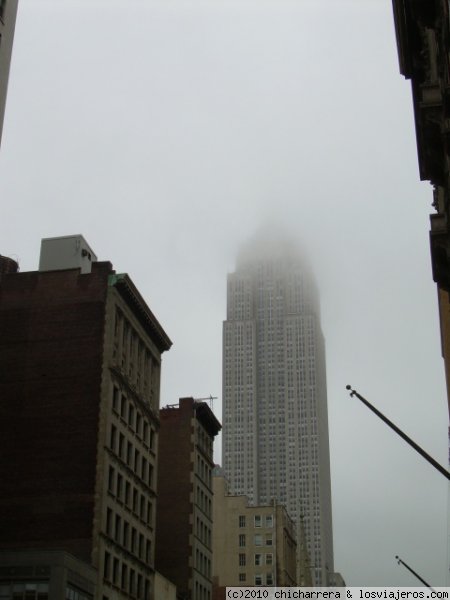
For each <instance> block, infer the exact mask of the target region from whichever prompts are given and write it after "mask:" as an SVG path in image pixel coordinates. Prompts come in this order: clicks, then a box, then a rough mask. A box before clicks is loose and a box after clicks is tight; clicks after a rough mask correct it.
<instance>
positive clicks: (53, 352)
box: [0, 262, 171, 600]
mask: <svg viewBox="0 0 450 600" xmlns="http://www.w3.org/2000/svg"><path fill="white" fill-rule="evenodd" d="M170 345H171V342H170V340H169V338H168V337H167V335H166V334H165V332H164V330H163V329H162V328H161V326H160V325H159V323H158V321H157V320H156V319H155V317H154V315H153V314H152V313H151V311H150V309H149V308H148V306H147V305H146V304H145V302H144V300H143V299H142V297H141V296H140V294H139V292H138V290H137V289H136V288H135V286H134V284H133V282H132V281H131V279H130V278H129V277H128V276H127V275H118V274H116V273H115V272H114V270H113V269H112V266H111V264H110V263H108V262H96V263H93V264H92V271H91V273H86V274H82V273H81V272H80V269H68V270H58V271H45V272H39V271H33V272H28V273H9V274H2V275H1V277H0V373H1V375H0V453H1V455H2V461H1V462H0V491H1V493H0V549H1V550H5V551H6V550H10V551H12V550H19V549H20V550H24V549H41V550H42V551H44V550H47V549H57V550H62V551H65V552H69V553H70V554H72V555H73V556H75V557H76V558H78V559H80V560H82V561H84V562H85V563H87V564H88V565H90V566H92V567H94V568H95V569H96V570H97V573H98V578H97V594H98V598H100V599H101V600H113V599H121V598H129V597H136V598H145V599H146V600H147V599H149V598H153V597H154V596H153V587H154V530H155V503H156V468H157V435H158V428H159V419H158V407H159V385H160V368H161V354H162V352H164V351H165V350H168V349H169V348H170ZM11 465H14V468H11Z"/></svg>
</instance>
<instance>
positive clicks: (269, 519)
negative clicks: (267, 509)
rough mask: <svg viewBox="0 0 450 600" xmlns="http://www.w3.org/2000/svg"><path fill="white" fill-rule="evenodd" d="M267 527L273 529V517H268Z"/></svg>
mask: <svg viewBox="0 0 450 600" xmlns="http://www.w3.org/2000/svg"><path fill="white" fill-rule="evenodd" d="M266 527H273V515H266Z"/></svg>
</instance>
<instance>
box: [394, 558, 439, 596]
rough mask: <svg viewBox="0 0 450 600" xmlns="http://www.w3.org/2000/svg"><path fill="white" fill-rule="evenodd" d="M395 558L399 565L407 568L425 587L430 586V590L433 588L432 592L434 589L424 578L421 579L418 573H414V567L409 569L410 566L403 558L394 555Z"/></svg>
mask: <svg viewBox="0 0 450 600" xmlns="http://www.w3.org/2000/svg"><path fill="white" fill-rule="evenodd" d="M395 559H396V561H397V562H398V564H399V565H403V566H404V567H405V568H406V569H408V571H410V572H411V573H412V574H413V575H414V577H415V578H416V579H418V580H419V581H420V582H421V583H423V585H426V586H427V588H430V590H433V592H434V591H435V590H434V589H433V588H432V587H431V585H430V584H429V583H428V582H426V581H425V579H423V578H422V577H421V576H420V575H419V574H418V573H416V572H415V571H414V569H411V567H410V566H409V565H408V564H406V563H405V561H404V560H402V559H401V558H400V557H399V556H396V557H395Z"/></svg>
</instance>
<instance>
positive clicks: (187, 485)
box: [155, 398, 221, 600]
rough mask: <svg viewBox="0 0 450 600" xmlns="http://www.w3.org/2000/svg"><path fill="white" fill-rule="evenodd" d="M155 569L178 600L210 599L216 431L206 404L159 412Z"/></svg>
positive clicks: (187, 401)
mask: <svg viewBox="0 0 450 600" xmlns="http://www.w3.org/2000/svg"><path fill="white" fill-rule="evenodd" d="M160 420H161V429H160V436H159V457H158V514H157V519H156V554H155V565H156V568H157V570H158V572H160V573H161V574H162V575H164V577H166V578H167V579H169V580H170V581H172V582H173V583H175V585H176V586H177V597H178V598H179V599H180V600H211V598H212V578H211V567H212V494H213V492H212V469H213V467H214V463H213V441H214V437H215V436H216V435H217V434H218V433H219V431H220V429H221V425H220V423H219V421H218V420H217V419H216V417H215V416H214V414H213V412H212V410H211V409H210V407H209V406H208V404H207V403H206V402H201V401H196V400H194V399H193V398H180V401H179V404H178V405H174V406H168V407H166V408H163V409H161V411H160Z"/></svg>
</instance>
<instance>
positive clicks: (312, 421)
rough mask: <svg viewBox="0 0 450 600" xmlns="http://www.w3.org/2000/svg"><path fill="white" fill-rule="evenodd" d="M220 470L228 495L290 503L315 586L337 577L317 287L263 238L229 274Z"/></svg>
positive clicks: (290, 251) (290, 248) (294, 259)
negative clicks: (228, 487)
mask: <svg viewBox="0 0 450 600" xmlns="http://www.w3.org/2000/svg"><path fill="white" fill-rule="evenodd" d="M222 443H223V448H222V456H223V466H224V469H225V472H226V475H227V477H228V479H229V481H230V484H231V492H232V493H235V494H245V495H247V496H248V497H249V499H250V502H251V503H253V504H267V503H269V502H271V501H272V500H273V499H276V501H277V502H281V503H283V504H285V505H286V507H287V509H288V511H289V514H290V515H291V516H292V518H293V519H294V521H295V522H296V523H297V524H298V526H299V527H300V523H301V522H303V527H304V530H305V533H306V540H307V547H308V551H309V556H310V560H311V570H312V575H313V581H314V583H315V585H327V584H328V581H329V577H330V575H331V574H332V573H333V570H334V568H333V541H332V520H331V484H330V459H329V442H328V415H327V395H326V374H325V346H324V339H323V335H322V330H321V326H320V312H319V298H318V293H317V288H316V285H315V282H314V279H313V277H312V274H311V273H310V271H309V269H308V268H307V266H306V265H305V264H303V263H302V261H301V259H300V258H299V254H298V250H297V248H296V247H295V246H294V245H293V244H289V243H287V242H285V241H283V242H281V243H280V242H278V241H275V240H273V239H272V240H270V239H267V237H265V238H264V239H261V240H254V241H253V242H252V243H251V244H250V245H248V246H247V247H246V248H245V249H244V250H243V251H242V252H241V254H240V256H239V258H238V263H237V269H236V272H235V273H232V274H230V275H229V276H228V291H227V320H226V321H225V322H224V328H223V442H222Z"/></svg>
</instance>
